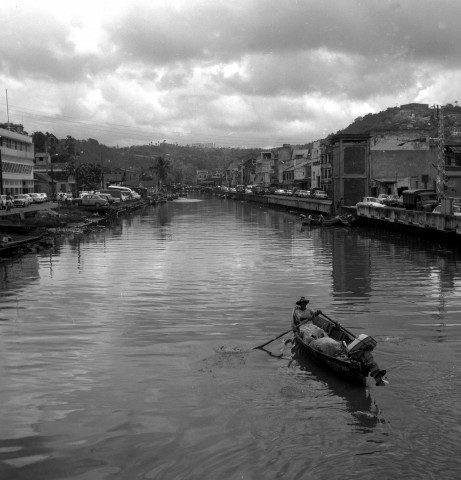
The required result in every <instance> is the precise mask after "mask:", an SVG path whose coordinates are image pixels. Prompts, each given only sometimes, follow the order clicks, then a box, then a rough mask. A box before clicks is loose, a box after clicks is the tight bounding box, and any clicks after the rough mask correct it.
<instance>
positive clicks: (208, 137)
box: [9, 105, 309, 148]
mask: <svg viewBox="0 0 461 480" xmlns="http://www.w3.org/2000/svg"><path fill="white" fill-rule="evenodd" d="M9 108H10V109H11V110H12V111H14V112H15V113H16V115H17V116H21V117H24V116H25V117H26V118H29V119H30V121H31V122H35V123H37V124H39V125H44V126H45V125H47V126H48V127H54V128H60V129H61V130H62V125H67V126H68V127H69V128H72V129H74V130H76V131H79V132H81V133H82V134H86V135H88V133H91V132H94V131H96V132H99V133H100V134H103V135H104V134H105V135H107V136H109V135H110V136H119V137H124V138H123V139H124V140H129V139H133V140H139V141H148V142H149V141H150V142H151V141H152V139H153V137H160V138H162V137H165V136H167V137H172V139H171V140H170V142H169V143H187V144H190V143H220V144H222V145H223V146H225V145H228V146H235V147H236V146H237V144H238V143H244V144H245V146H246V147H247V148H251V147H250V145H251V146H253V147H254V148H263V147H261V146H262V145H263V146H264V145H280V144H283V143H291V144H301V145H302V144H306V143H309V141H307V140H306V139H303V140H298V139H294V138H293V139H292V138H290V139H287V137H283V138H282V137H280V138H273V137H251V138H248V137H244V136H235V135H225V134H209V133H207V134H205V133H202V132H198V133H187V134H186V133H181V132H178V131H171V130H164V131H155V130H150V129H148V128H147V127H145V128H143V127H133V126H130V125H123V124H116V123H100V122H95V121H91V120H85V121H83V120H77V119H76V118H75V117H71V116H67V115H48V114H44V113H42V112H40V111H37V110H32V109H27V108H20V107H16V106H14V105H13V106H11V105H10V106H9Z"/></svg>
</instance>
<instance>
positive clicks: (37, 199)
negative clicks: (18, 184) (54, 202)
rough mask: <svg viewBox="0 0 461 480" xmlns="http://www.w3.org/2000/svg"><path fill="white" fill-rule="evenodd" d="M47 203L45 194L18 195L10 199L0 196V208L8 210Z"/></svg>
mask: <svg viewBox="0 0 461 480" xmlns="http://www.w3.org/2000/svg"><path fill="white" fill-rule="evenodd" d="M47 201H48V196H47V194H46V193H18V194H17V195H13V196H12V197H11V196H9V195H1V197H0V208H1V209H2V210H9V209H10V208H15V207H16V208H25V207H28V206H29V205H32V204H33V203H44V202H47Z"/></svg>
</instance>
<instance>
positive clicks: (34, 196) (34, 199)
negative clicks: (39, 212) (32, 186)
mask: <svg viewBox="0 0 461 480" xmlns="http://www.w3.org/2000/svg"><path fill="white" fill-rule="evenodd" d="M29 197H30V198H32V203H43V202H44V201H45V197H42V196H41V195H40V194H39V193H29Z"/></svg>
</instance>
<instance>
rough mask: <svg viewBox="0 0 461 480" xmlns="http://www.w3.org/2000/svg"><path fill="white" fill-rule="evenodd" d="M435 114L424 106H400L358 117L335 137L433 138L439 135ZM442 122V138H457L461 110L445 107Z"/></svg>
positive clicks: (460, 125) (436, 114)
mask: <svg viewBox="0 0 461 480" xmlns="http://www.w3.org/2000/svg"><path fill="white" fill-rule="evenodd" d="M438 114H439V110H437V109H436V108H434V107H430V106H429V105H426V104H419V103H412V104H408V105H401V106H400V107H391V108H388V109H386V110H384V111H382V112H378V113H369V114H367V115H365V116H363V117H358V118H356V119H355V120H354V121H353V122H352V123H351V124H350V125H349V126H347V127H346V128H344V129H342V130H339V131H338V132H337V134H340V133H351V134H354V133H356V134H359V133H370V132H376V131H379V132H386V131H395V130H405V131H411V130H418V131H426V132H427V134H428V135H429V136H431V137H436V136H437V135H438ZM443 119H444V133H445V138H449V137H450V136H452V135H457V134H458V132H460V131H461V107H458V106H457V105H456V106H454V105H452V104H448V105H445V106H444V107H443ZM458 136H459V135H458Z"/></svg>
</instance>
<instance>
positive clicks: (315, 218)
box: [301, 214, 341, 227]
mask: <svg viewBox="0 0 461 480" xmlns="http://www.w3.org/2000/svg"><path fill="white" fill-rule="evenodd" d="M301 223H302V225H303V226H309V225H320V226H322V227H330V226H333V225H341V219H340V217H339V216H336V217H332V218H327V217H324V216H323V215H322V214H320V215H308V216H307V217H305V218H303V220H302V222H301Z"/></svg>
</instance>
